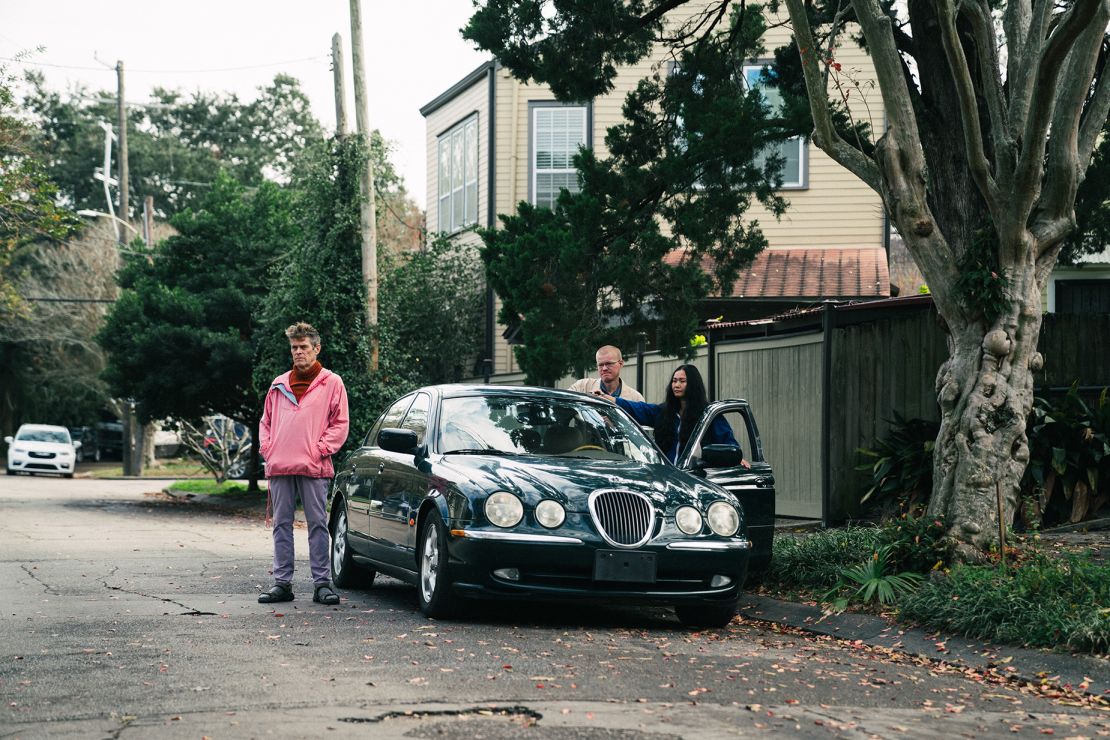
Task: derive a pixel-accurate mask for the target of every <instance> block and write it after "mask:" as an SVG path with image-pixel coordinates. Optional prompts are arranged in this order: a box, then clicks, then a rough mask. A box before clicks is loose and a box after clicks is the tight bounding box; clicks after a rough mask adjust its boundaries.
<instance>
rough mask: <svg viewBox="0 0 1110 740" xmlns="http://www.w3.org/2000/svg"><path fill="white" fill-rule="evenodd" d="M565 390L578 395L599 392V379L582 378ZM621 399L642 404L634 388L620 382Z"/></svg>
mask: <svg viewBox="0 0 1110 740" xmlns="http://www.w3.org/2000/svg"><path fill="white" fill-rule="evenodd" d="M567 390H572V391H578V392H579V393H590V394H592V393H593V392H594V391H600V390H601V378H582V380H576V381H574V384H573V385H572V386H571V387H570V388H568V389H567ZM620 397H621V398H623V399H624V400H626V401H639V402H640V403H644V397H643V396H642V395H640V392H639V391H637V390H636V389H635V388H633V387H632V386H630V385H629V384H628V383H625V382H624V380H621V395H620Z"/></svg>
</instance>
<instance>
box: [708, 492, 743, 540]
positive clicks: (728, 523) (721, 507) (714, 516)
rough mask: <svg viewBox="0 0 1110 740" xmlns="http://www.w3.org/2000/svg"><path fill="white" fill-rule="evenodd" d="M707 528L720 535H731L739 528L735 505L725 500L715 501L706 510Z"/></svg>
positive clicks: (738, 516) (738, 517)
mask: <svg viewBox="0 0 1110 740" xmlns="http://www.w3.org/2000/svg"><path fill="white" fill-rule="evenodd" d="M706 519H708V520H709V528H710V529H712V530H713V531H714V533H716V534H719V535H721V536H722V537H731V536H732V535H734V534H736V530H738V529H740V515H739V514H738V513H737V512H736V507H735V506H733V505H732V504H730V503H728V502H727V501H715V502H713V503H712V504H710V505H709V510H708V511H707V512H706Z"/></svg>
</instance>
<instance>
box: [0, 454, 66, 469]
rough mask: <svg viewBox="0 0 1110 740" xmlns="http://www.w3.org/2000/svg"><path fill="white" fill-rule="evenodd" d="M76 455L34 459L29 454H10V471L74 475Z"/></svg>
mask: <svg viewBox="0 0 1110 740" xmlns="http://www.w3.org/2000/svg"><path fill="white" fill-rule="evenodd" d="M75 460H76V455H72V454H71V455H65V456H61V455H57V454H54V455H53V457H33V456H32V455H31V453H28V452H14V451H9V452H8V470H14V471H17V472H19V471H23V472H27V473H72V472H73V468H74V465H75V464H76V463H75Z"/></svg>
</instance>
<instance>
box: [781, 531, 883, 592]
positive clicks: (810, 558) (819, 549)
mask: <svg viewBox="0 0 1110 740" xmlns="http://www.w3.org/2000/svg"><path fill="white" fill-rule="evenodd" d="M880 534H881V532H880V530H879V529H878V528H876V527H854V526H849V527H845V528H843V529H826V530H820V531H816V532H812V533H806V534H801V535H796V536H776V537H775V542H774V553H773V556H772V558H771V567H770V570H769V571H768V573H767V576H766V577H765V582H767V583H773V584H778V585H780V586H783V587H786V588H802V589H806V590H816V589H822V590H823V589H828V588H830V587H832V586H833V584H835V583H836V582H837V581H838V580H839V578H840V572H841V570H843V569H844V568H847V567H850V566H851V565H853V564H855V563H860V562H863V561H864V560H866V559H867V558H868V557H870V556H871V554H872V553H873V552H874V551H875V548H876V547H877V546H878V544H879V537H880Z"/></svg>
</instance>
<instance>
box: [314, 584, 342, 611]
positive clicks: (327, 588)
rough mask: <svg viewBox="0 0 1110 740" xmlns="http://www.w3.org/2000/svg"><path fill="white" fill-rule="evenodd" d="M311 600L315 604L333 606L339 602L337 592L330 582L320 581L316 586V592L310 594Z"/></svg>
mask: <svg viewBox="0 0 1110 740" xmlns="http://www.w3.org/2000/svg"><path fill="white" fill-rule="evenodd" d="M312 600H313V601H315V602H316V603H317V604H324V605H326V606H335V605H336V604H338V603H339V594H337V593H336V592H335V591H334V590H333V589H332V587H331V584H329V583H321V584H320V585H319V586H317V587H316V593H314V594H312Z"/></svg>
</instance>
